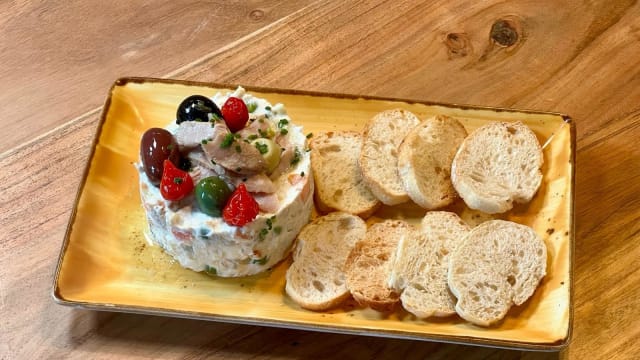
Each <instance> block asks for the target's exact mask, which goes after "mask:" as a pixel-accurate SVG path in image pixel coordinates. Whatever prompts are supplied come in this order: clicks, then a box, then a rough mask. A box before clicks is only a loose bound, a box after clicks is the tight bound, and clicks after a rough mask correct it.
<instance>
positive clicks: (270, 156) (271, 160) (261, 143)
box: [251, 138, 280, 173]
mask: <svg viewBox="0 0 640 360" xmlns="http://www.w3.org/2000/svg"><path fill="white" fill-rule="evenodd" d="M251 144H252V145H253V146H255V147H256V149H258V151H260V154H261V155H262V157H263V158H264V162H265V163H266V164H267V173H271V172H273V170H275V169H276V167H277V166H278V164H279V163H280V147H279V146H278V145H277V144H276V143H275V142H274V141H273V140H271V139H265V138H258V139H255V140H253V141H252V142H251Z"/></svg>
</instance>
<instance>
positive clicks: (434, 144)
mask: <svg viewBox="0 0 640 360" xmlns="http://www.w3.org/2000/svg"><path fill="white" fill-rule="evenodd" d="M466 137H467V131H466V130H465V129H464V126H463V125H462V124H461V123H460V122H459V121H458V120H457V119H455V118H452V117H449V116H444V115H438V116H435V117H432V118H428V119H426V120H424V121H422V122H421V123H420V124H419V125H418V126H416V127H414V128H413V130H411V131H410V132H409V134H407V136H406V137H405V139H404V141H403V142H402V144H401V145H400V148H399V150H398V172H399V174H400V178H401V179H402V183H403V185H404V189H405V190H406V191H407V193H408V194H409V197H410V198H411V200H413V201H414V202H415V203H416V204H418V205H420V206H421V207H423V208H425V209H427V210H431V209H436V208H439V207H443V206H446V205H449V204H451V203H452V202H453V200H454V199H455V198H456V191H455V189H454V188H453V185H452V184H451V163H452V162H453V158H454V157H455V155H456V152H457V151H458V147H459V146H460V144H461V143H462V141H463V140H464V139H465V138H466Z"/></svg>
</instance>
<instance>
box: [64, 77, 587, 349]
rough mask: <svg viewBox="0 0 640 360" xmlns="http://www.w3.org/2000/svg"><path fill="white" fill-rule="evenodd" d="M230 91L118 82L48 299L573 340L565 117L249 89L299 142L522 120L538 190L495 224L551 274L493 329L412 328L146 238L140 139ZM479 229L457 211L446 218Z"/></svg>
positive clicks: (220, 316) (518, 342)
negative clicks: (394, 115)
mask: <svg viewBox="0 0 640 360" xmlns="http://www.w3.org/2000/svg"><path fill="white" fill-rule="evenodd" d="M234 88H235V86H231V85H216V84H203V83H194V82H183V81H175V80H159V79H144V78H126V79H120V80H118V81H116V83H115V84H114V86H113V87H112V89H111V91H110V93H109V95H108V99H107V101H106V103H105V106H104V109H103V113H102V117H101V119H100V125H99V127H98V133H97V135H96V138H95V141H94V144H93V151H92V153H91V155H90V158H89V160H88V163H87V167H86V170H85V174H84V178H83V180H82V182H81V186H80V189H79V191H78V196H77V199H76V203H75V207H74V210H73V213H72V215H71V218H70V221H69V225H68V228H67V233H66V236H65V239H64V243H63V246H62V250H61V253H60V259H59V262H58V268H57V270H56V274H55V279H54V288H53V296H54V299H55V300H56V301H57V302H58V303H60V304H63V305H70V306H78V307H83V308H88V309H95V310H107V311H121V312H133V313H144V314H156V315H167V316H176V317H186V318H194V319H203V320H215V321H227V322H236V323H246V324H257V325H265V326H280V327H288V328H298V329H308V330H316V331H328V332H338V333H350V334H361V335H372V336H383V337H394V338H405V339H418V340H432V341H442V342H453V343H462V344H474V345H483V346H498V347H507V348H520V349H531V350H558V349H560V348H562V347H563V346H565V345H566V344H567V342H568V340H569V336H570V332H571V316H572V315H571V293H572V291H571V287H572V261H573V260H572V259H573V236H574V231H573V200H574V199H573V197H574V159H575V127H574V124H573V123H572V122H571V120H570V119H569V118H568V117H567V116H565V115H562V114H555V113H540V112H532V111H517V110H508V109H493V108H483V107H473V106H459V105H447V104H435V103H429V102H422V101H408V100H400V99H382V98H370V97H359V96H350V95H333V94H318V93H308V92H298V91H287V90H276V89H264V88H252V87H246V89H247V91H248V92H251V93H253V94H254V95H256V96H258V97H262V98H265V99H267V100H268V101H269V102H271V103H272V104H276V103H283V104H284V105H285V106H286V108H287V111H288V114H289V115H290V116H291V118H292V119H293V121H294V122H295V123H296V124H299V125H302V126H303V127H304V131H305V133H308V132H311V133H317V132H320V131H330V130H356V131H359V130H362V128H363V127H364V124H365V123H366V121H368V120H369V119H370V118H371V117H372V116H373V115H375V114H376V113H378V112H380V111H383V110H387V109H393V108H402V109H406V110H409V111H412V112H413V113H415V114H416V115H417V116H418V117H419V118H425V117H427V116H429V115H434V114H445V115H450V116H455V117H457V118H459V119H460V121H461V122H462V123H463V124H464V126H465V127H466V129H467V131H472V130H473V129H475V128H477V127H479V126H481V125H483V124H486V123H487V122H490V121H522V122H523V123H525V124H526V125H528V126H529V127H530V128H531V129H532V130H533V131H534V132H535V133H536V135H537V137H538V140H539V141H540V144H543V152H544V162H545V163H544V167H543V169H542V171H543V175H544V178H543V183H542V185H541V188H540V190H539V191H538V193H537V195H536V196H535V197H534V199H533V200H532V201H531V202H530V203H529V204H526V205H519V206H516V207H515V208H514V209H513V210H511V211H510V212H508V213H506V214H503V215H502V216H501V218H504V219H509V220H512V221H516V222H518V223H521V224H525V225H528V226H531V227H532V228H533V229H534V230H535V231H536V232H537V233H538V235H540V236H541V237H542V238H543V239H544V241H545V242H546V245H547V248H548V263H547V276H546V277H545V278H544V279H543V281H542V283H541V284H540V286H539V287H538V289H537V290H536V292H535V293H534V295H533V296H532V298H531V299H529V301H527V302H526V303H525V304H523V305H522V306H517V307H513V308H512V309H511V310H510V311H509V313H508V314H507V316H506V318H505V320H504V321H503V322H501V323H500V324H499V325H497V326H494V327H490V328H481V327H477V326H474V325H471V324H469V323H467V322H466V321H464V320H462V319H461V318H459V317H457V316H452V317H449V318H444V319H436V320H431V321H425V320H418V319H416V318H415V317H413V315H411V314H410V313H407V312H404V311H402V310H397V311H396V312H394V313H391V314H386V315H385V314H381V313H378V312H376V311H373V310H371V309H366V308H362V307H359V306H358V305H357V304H356V303H355V302H353V301H349V302H347V303H346V304H345V305H343V306H342V307H340V308H337V309H333V310H331V311H327V312H312V311H307V310H304V309H302V308H300V307H299V306H298V305H297V304H296V303H294V302H293V301H292V300H291V299H290V298H289V297H288V296H287V295H286V294H285V292H284V283H285V277H284V274H285V272H286V269H287V267H288V266H289V264H290V260H286V261H284V262H282V263H280V264H279V265H278V266H276V267H275V268H273V269H272V270H271V271H268V272H266V273H263V274H260V275H256V276H252V277H245V278H236V279H225V278H213V277H210V276H208V275H205V274H203V273H196V272H193V271H190V270H187V269H183V268H181V267H180V266H179V265H178V264H177V263H176V262H175V261H173V260H172V259H171V258H170V257H169V256H168V255H166V254H165V253H163V252H162V250H161V249H159V248H158V247H154V246H150V245H149V244H148V243H147V241H146V240H145V237H144V229H145V227H146V226H147V225H146V219H145V216H144V213H143V210H142V206H141V204H140V197H139V194H138V175H137V172H136V170H135V168H134V165H133V164H134V162H137V161H138V152H139V150H138V149H139V141H140V137H141V135H142V133H143V132H144V131H145V130H147V129H148V128H151V127H164V126H166V125H167V124H168V123H170V122H171V121H173V120H174V119H175V112H176V108H177V106H178V104H179V103H180V102H181V100H182V99H184V98H185V97H187V96H189V95H192V94H202V95H207V96H213V95H214V94H215V93H216V92H217V91H228V90H232V89H234ZM448 210H452V211H456V212H457V213H459V214H461V215H463V218H464V216H468V217H467V219H469V220H470V221H474V220H475V219H477V216H475V215H474V214H473V213H469V212H468V209H466V208H465V206H464V204H462V203H461V202H458V203H456V204H454V205H453V206H451V207H450V208H448ZM424 214H425V211H424V210H422V209H420V208H418V207H417V206H415V205H411V204H407V205H401V206H395V207H383V208H381V209H380V210H379V211H378V212H377V213H376V214H375V215H374V217H373V218H372V219H371V220H370V221H377V220H380V219H383V218H398V219H405V220H407V221H409V222H412V223H418V222H419V220H420V219H421V218H422V216H424Z"/></svg>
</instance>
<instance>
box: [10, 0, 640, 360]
mask: <svg viewBox="0 0 640 360" xmlns="http://www.w3.org/2000/svg"><path fill="white" fill-rule="evenodd" d="M285 3H286V4H285ZM127 4H128V2H120V3H119V5H117V6H116V7H115V8H116V9H117V10H113V9H111V10H110V9H106V7H107V6H106V5H104V6H103V5H101V4H100V3H98V2H95V3H77V4H76V5H73V4H71V3H70V5H68V7H65V8H64V9H63V8H62V7H61V5H59V4H56V3H38V4H35V3H19V2H4V3H2V4H0V13H3V14H6V15H5V16H3V17H2V18H1V20H0V28H2V35H1V36H0V49H2V50H3V51H2V52H0V63H1V64H3V65H2V67H0V73H2V76H3V80H5V81H4V82H3V85H1V86H2V90H3V91H2V92H0V103H1V104H3V110H5V116H4V117H3V120H2V124H3V125H5V124H6V125H5V127H6V128H5V131H3V132H2V135H0V151H2V150H8V151H7V152H6V153H4V154H3V155H2V156H1V157H0V167H1V168H2V169H3V171H2V172H1V173H0V194H1V195H0V196H1V197H0V211H1V212H0V213H1V214H2V217H1V218H0V228H1V229H2V232H1V233H0V262H1V263H2V264H3V266H2V267H0V310H1V314H2V320H0V358H3V359H4V358H8V359H13V358H17V359H27V358H29V359H30V358H44V357H46V358H63V357H70V358H124V357H131V358H167V359H169V358H207V357H216V358H217V357H223V358H248V357H255V358H265V359H276V358H309V357H314V358H315V357H319V358H329V357H334V356H335V357H345V358H398V357H407V358H425V357H430V358H442V359H445V358H472V359H483V358H505V359H516V358H530V359H535V358H558V357H562V358H570V359H585V358H588V359H594V358H602V359H631V358H635V357H637V354H638V353H640V344H639V343H638V342H637V339H638V338H640V325H639V324H638V322H637V321H636V319H637V313H638V312H639V310H640V302H639V301H638V299H639V298H640V272H639V269H638V265H637V263H638V259H640V221H639V220H640V211H638V209H639V208H640V197H639V196H638V194H640V151H639V150H638V146H637V144H636V143H637V140H636V139H639V138H640V67H639V66H638V60H637V59H639V58H640V26H638V23H637V19H638V18H639V17H640V5H639V4H637V3H636V2H631V1H615V2H607V1H591V2H578V1H572V0H571V1H569V0H567V1H561V2H552V1H544V2H539V1H510V2H500V1H487V2H472V1H450V2H435V1H424V2H413V1H394V2H391V1H386V2H385V1H370V2H366V3H364V2H362V3H354V2H341V1H331V2H316V3H310V2H297V1H296V2H271V3H262V2H251V3H250V4H251V6H249V5H246V6H247V7H246V8H244V9H245V10H244V11H239V12H238V13H233V12H232V13H231V14H230V15H228V16H222V13H221V12H218V13H216V12H215V11H214V13H215V14H218V15H216V16H220V17H224V18H225V19H226V20H225V21H228V22H229V23H234V24H237V23H243V22H246V21H244V19H246V17H245V16H246V14H247V10H248V9H257V8H260V9H267V8H268V7H267V5H269V4H270V6H271V8H270V9H272V10H271V11H273V14H276V13H277V14H279V15H277V16H276V15H274V18H271V19H269V21H265V22H260V24H259V25H258V26H257V27H251V29H249V28H248V27H247V28H245V27H244V26H248V25H247V24H242V25H239V27H241V28H242V29H244V30H243V31H241V33H240V32H238V33H235V32H234V31H235V30H225V31H224V32H221V30H219V29H209V28H208V27H206V29H204V30H202V31H201V32H196V35H195V38H193V39H189V44H190V46H189V48H191V47H193V48H194V49H193V50H192V51H191V52H188V53H181V54H176V52H175V51H173V50H175V48H176V46H179V45H176V44H178V43H179V42H180V41H174V40H175V39H178V40H180V39H182V41H185V40H184V39H188V38H189V35H188V31H187V33H185V34H182V35H177V34H175V35H174V36H176V38H173V37H171V36H168V38H162V39H163V41H160V40H153V41H151V42H150V43H148V44H147V45H144V44H145V43H144V41H140V42H138V41H137V40H136V39H144V38H145V37H144V36H142V35H140V36H139V35H136V34H146V36H151V35H152V34H170V33H171V31H172V30H173V31H174V32H175V29H176V28H178V22H177V21H174V22H169V21H162V19H167V18H168V17H169V16H170V14H172V10H175V6H176V5H167V4H169V3H166V4H165V3H162V4H163V5H161V6H157V7H155V9H159V10H153V11H150V9H149V8H148V7H144V6H142V5H137V6H133V5H127ZM148 4H150V3H148ZM156 4H160V3H159V2H158V3H156ZM265 4H266V5H265ZM214 5H215V4H213V5H211V4H208V3H204V2H199V3H197V5H196V6H203V7H206V6H209V7H211V8H216V9H217V7H216V6H214ZM101 6H103V7H101ZM38 9H39V11H38ZM94 9H96V10H98V11H92V10H94ZM199 9H201V8H197V7H196V8H194V9H183V10H181V11H179V12H178V17H182V18H185V19H193V18H199V14H200V13H201V10H199ZM294 9H295V10H296V11H294ZM390 9H392V10H390ZM90 10H91V11H90ZM297 10H299V11H297ZM109 11H114V12H111V13H110V12H109ZM118 11H124V12H130V14H143V13H146V12H150V13H151V14H152V16H151V18H153V19H154V20H153V21H151V20H150V21H148V22H147V21H146V20H142V19H140V16H138V17H136V16H134V15H130V16H128V17H125V18H124V19H116V20H115V21H114V23H113V24H111V23H109V22H107V21H104V20H101V19H99V18H98V17H97V16H93V17H91V16H87V14H91V13H100V14H118ZM286 15H288V16H287V17H286V18H284V19H283V20H281V21H279V22H277V23H274V22H273V21H274V20H275V19H276V18H282V17H284V16H286ZM172 16H176V15H175V12H173V14H172ZM114 17H115V18H117V16H114V15H112V16H110V17H107V16H105V17H104V18H105V19H113V18H114ZM240 20H243V21H240ZM20 21H22V22H20ZM210 21H211V20H210ZM499 21H502V23H501V24H503V25H500V26H501V27H500V29H502V30H501V31H500V32H496V33H494V34H493V35H494V36H493V37H492V36H491V35H492V32H491V29H492V28H494V26H495V24H496V23H497V22H499ZM267 23H269V24H273V25H271V26H269V27H267V28H264V26H265V25H266V24H267ZM37 24H41V25H47V26H42V27H41V29H36V32H37V34H38V36H37V37H36V36H34V37H33V39H36V41H35V42H32V43H29V41H27V40H28V39H30V38H31V36H32V35H33V34H34V33H33V31H34V30H33V29H34V28H35V27H36V26H35V25H37ZM125 24H128V25H127V26H128V27H127V26H124V25H125ZM505 24H506V25H505ZM78 28H82V29H88V30H91V29H93V32H91V31H89V33H90V34H92V35H91V36H89V35H81V34H80V31H77V29H78ZM123 28H124V29H127V30H126V31H125V30H122V29H123ZM258 28H263V30H262V31H260V32H258V33H254V32H255V30H256V29H258ZM44 29H49V31H45V30H44ZM118 29H120V30H119V31H122V32H121V33H118V32H117V31H116V30H118ZM193 29H194V28H191V30H189V31H193ZM214 30H215V31H214ZM110 31H111V32H110ZM185 31H186V30H185ZM85 32H86V31H85ZM203 32H205V33H206V34H205V35H199V34H202V33H203ZM513 33H515V34H517V36H516V38H517V39H516V41H515V42H514V43H513V45H511V46H503V45H502V43H506V44H508V43H510V41H513V39H514V36H513ZM107 34H108V35H107ZM118 34H120V35H118ZM215 34H224V39H223V38H222V37H218V38H216V37H215V36H216V35H215ZM246 34H253V35H249V36H244V35H246ZM74 36H75V37H74ZM158 36H160V35H158ZM198 36H203V37H202V38H210V37H214V39H217V40H213V41H214V42H215V44H217V45H216V46H215V47H218V49H212V47H213V46H209V45H207V44H203V43H202V42H200V43H199V42H198V41H197V40H198V39H202V38H200V37H198ZM220 36H222V35H220ZM94 38H95V39H99V40H100V41H98V42H99V43H105V44H106V45H105V46H104V47H102V46H96V45H95V43H94V42H93V41H92V40H93V39H94ZM231 38H234V39H236V40H237V39H242V40H241V41H234V42H231V41H226V40H228V39H231ZM38 39H46V41H44V40H42V42H40V41H41V40H38ZM64 39H71V40H75V41H71V40H68V41H66V42H65V41H62V40H64ZM81 39H82V41H80V40H81ZM167 39H168V40H167ZM134 40H135V41H134ZM128 42H133V45H131V46H133V47H132V49H133V50H134V51H138V53H136V54H135V56H132V57H129V58H128V57H126V56H123V54H125V53H126V52H127V51H129V49H128V48H127V49H125V50H123V49H120V48H119V47H118V46H120V44H127V43H128ZM15 44H23V46H24V48H21V49H17V50H15V49H14V48H17V47H16V46H15ZM56 44H61V45H59V46H58V45H56ZM224 44H227V45H228V46H226V47H223V46H224ZM185 48H187V47H185ZM12 49H13V50H12ZM74 49H77V50H83V51H84V52H82V51H79V52H78V55H76V54H73V50H74ZM115 49H118V50H115ZM67 54H69V56H68V57H67V56H66V55H67ZM82 54H85V55H84V58H83V56H82ZM87 54H88V55H87ZM96 54H101V55H96ZM27 58H29V59H35V60H33V61H32V62H31V63H29V64H26V60H25V59H27ZM159 58H161V60H159ZM83 59H84V60H83ZM125 70H126V71H129V72H130V73H128V74H129V75H157V74H164V73H169V72H171V73H173V74H174V75H175V76H176V77H180V78H186V79H194V80H199V81H216V82H231V83H242V84H247V85H262V86H274V87H284V88H296V89H305V90H320V91H330V92H343V93H359V94H367V95H381V96H393V97H406V98H415V99H425V100H433V101H444V102H453V103H474V104H480V105H489V106H511V107H517V108H532V109H538V110H555V111H561V112H565V113H568V114H570V115H571V116H572V117H573V118H574V120H575V121H576V124H577V133H578V153H577V167H576V168H577V174H576V178H577V183H576V204H575V213H576V229H575V238H576V242H575V269H574V271H575V272H574V326H573V329H574V331H573V339H572V342H571V344H570V345H569V346H568V348H567V349H566V350H564V351H562V352H561V353H550V354H545V353H528V352H519V351H507V350H497V349H484V348H474V347H468V346H461V345H447V344H437V343H424V342H411V341H402V340H391V339H379V338H368V337H359V336H347V335H336V334H318V333H312V332H304V331H295V330H285V329H271V328H261V327H253V326H240V325H229V324H222V323H209V322H199V321H192V320H182V319H169V318H160V317H153V316H139V315H129V314H108V313H95V312H90V311H84V310H74V309H69V308H64V307H60V306H58V305H55V304H54V303H53V301H52V300H51V297H50V290H51V279H52V272H53V270H54V267H55V262H56V260H57V256H58V250H59V246H60V243H61V240H62V238H63V235H64V230H65V225H66V222H67V220H68V216H69V214H70V211H71V205H72V203H73V197H74V196H75V191H76V188H77V185H78V183H79V181H80V178H81V175H82V166H83V164H84V162H85V160H86V157H87V155H88V152H89V144H90V139H91V138H92V136H93V133H94V131H95V126H96V116H95V114H93V115H88V116H85V117H81V118H79V119H76V120H74V121H73V122H67V123H64V121H66V120H69V119H71V118H72V117H74V116H76V115H78V114H82V113H83V112H86V111H87V110H90V109H92V108H93V107H94V106H95V105H97V104H99V102H100V101H102V99H103V98H104V96H105V92H106V88H107V86H108V84H109V83H110V82H111V81H113V79H114V78H115V77H117V76H120V75H124V74H123V72H126V71H125ZM131 72H135V73H131ZM71 75H73V76H75V77H74V78H73V79H72V77H71ZM96 78H99V79H100V80H99V82H100V84H97V83H95V84H94V80H95V79H96ZM79 84H80V85H79ZM16 98H19V99H20V101H16ZM37 106H40V107H37ZM25 109H29V110H25ZM40 109H46V113H47V114H46V116H45V117H44V118H40V117H39V118H35V117H34V115H35V114H40V113H42V110H40ZM23 115H24V116H23ZM27 115H28V116H27ZM13 119H21V121H14V120H13ZM9 120H11V121H9ZM42 122H44V124H41V123H42ZM9 123H11V124H9ZM23 123H26V124H28V125H29V126H25V125H23ZM63 123H64V125H62V126H61V127H59V128H57V129H56V130H55V131H53V132H51V133H49V134H48V135H47V136H46V137H41V138H38V140H37V141H35V142H32V143H29V144H27V145H25V146H17V145H18V144H20V143H22V142H23V141H25V140H26V139H29V138H31V137H34V136H36V137H37V136H38V135H41V134H43V133H44V132H45V131H46V130H49V129H51V128H53V127H54V126H57V125H60V124H63ZM14 124H19V125H14Z"/></svg>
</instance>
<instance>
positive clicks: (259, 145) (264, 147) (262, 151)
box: [255, 142, 269, 155]
mask: <svg viewBox="0 0 640 360" xmlns="http://www.w3.org/2000/svg"><path fill="white" fill-rule="evenodd" d="M255 145H256V149H258V151H259V152H260V154H262V155H264V154H266V153H267V152H268V151H269V146H268V145H267V144H262V143H260V142H256V143H255Z"/></svg>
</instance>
